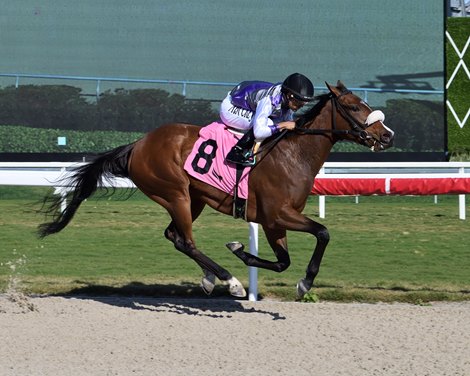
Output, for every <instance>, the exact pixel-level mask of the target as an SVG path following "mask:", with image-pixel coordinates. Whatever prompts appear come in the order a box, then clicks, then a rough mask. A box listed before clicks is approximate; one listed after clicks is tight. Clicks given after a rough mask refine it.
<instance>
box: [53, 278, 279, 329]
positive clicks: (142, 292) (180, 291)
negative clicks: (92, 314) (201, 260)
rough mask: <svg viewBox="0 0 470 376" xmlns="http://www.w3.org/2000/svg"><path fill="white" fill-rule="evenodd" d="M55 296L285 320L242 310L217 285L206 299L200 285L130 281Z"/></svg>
mask: <svg viewBox="0 0 470 376" xmlns="http://www.w3.org/2000/svg"><path fill="white" fill-rule="evenodd" d="M55 296H60V297H64V298H73V299H83V300H93V301H97V302H100V303H103V304H108V305H112V306H115V307H122V308H130V309H134V310H148V311H153V312H170V313H175V314H180V315H181V314H184V315H191V316H204V317H211V318H230V317H232V314H233V313H257V314H263V315H267V316H270V317H271V319H272V320H285V319H286V318H285V316H282V315H281V314H280V313H278V312H271V311H265V310H261V309H257V308H256V307H253V306H252V307H244V305H243V301H241V300H236V299H235V298H233V297H231V296H230V295H229V293H228V291H227V287H226V286H216V287H215V288H214V291H213V292H212V294H211V297H208V296H207V295H206V294H205V293H204V292H203V291H202V289H201V287H200V286H199V285H197V284H194V283H189V282H183V283H182V284H178V285H172V284H167V285H159V284H152V285H146V284H143V283H140V282H131V283H129V284H127V285H125V286H121V287H113V286H105V285H93V284H88V285H87V286H84V287H79V288H75V289H72V290H70V291H68V292H65V293H61V294H56V295H55Z"/></svg>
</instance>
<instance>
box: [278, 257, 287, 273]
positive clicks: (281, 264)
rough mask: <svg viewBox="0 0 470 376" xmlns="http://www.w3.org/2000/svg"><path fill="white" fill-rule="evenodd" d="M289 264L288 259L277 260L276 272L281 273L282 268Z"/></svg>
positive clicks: (284, 268)
mask: <svg viewBox="0 0 470 376" xmlns="http://www.w3.org/2000/svg"><path fill="white" fill-rule="evenodd" d="M289 266H290V260H285V261H281V262H278V263H277V264H276V267H277V268H276V272H278V273H281V272H283V271H284V270H286V269H287V268H288V267H289Z"/></svg>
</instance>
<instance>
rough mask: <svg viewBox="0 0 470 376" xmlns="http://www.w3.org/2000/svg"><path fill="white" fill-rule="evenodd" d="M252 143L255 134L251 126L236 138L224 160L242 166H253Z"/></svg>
mask: <svg viewBox="0 0 470 376" xmlns="http://www.w3.org/2000/svg"><path fill="white" fill-rule="evenodd" d="M254 143H255V135H254V132H253V128H251V129H250V130H249V131H248V132H246V133H245V134H244V135H243V137H242V138H240V139H239V140H238V142H237V143H236V145H235V146H234V147H233V148H232V150H230V151H229V152H228V154H227V156H226V157H225V160H226V161H227V162H231V163H235V164H239V165H242V166H253V165H254V164H255V163H256V160H255V156H254V155H253V151H252V150H253V145H254Z"/></svg>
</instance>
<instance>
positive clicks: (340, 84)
mask: <svg viewBox="0 0 470 376" xmlns="http://www.w3.org/2000/svg"><path fill="white" fill-rule="evenodd" d="M336 86H337V87H338V89H340V90H341V91H342V90H347V88H346V86H345V85H344V84H343V81H341V80H338V82H337V83H336Z"/></svg>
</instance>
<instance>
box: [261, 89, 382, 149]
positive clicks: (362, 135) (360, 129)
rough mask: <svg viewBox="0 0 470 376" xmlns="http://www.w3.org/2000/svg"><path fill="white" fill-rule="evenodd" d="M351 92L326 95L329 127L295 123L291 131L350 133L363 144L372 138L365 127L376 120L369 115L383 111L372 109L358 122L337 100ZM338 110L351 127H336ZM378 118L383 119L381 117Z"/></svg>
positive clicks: (271, 142)
mask: <svg viewBox="0 0 470 376" xmlns="http://www.w3.org/2000/svg"><path fill="white" fill-rule="evenodd" d="M351 93H352V91H351V90H348V89H345V90H343V91H342V92H341V93H340V94H339V95H336V94H334V93H333V92H331V91H330V93H329V94H328V97H329V99H328V100H330V101H331V107H332V111H331V123H332V128H331V129H309V128H303V127H302V126H298V125H297V124H296V126H295V128H294V130H293V132H296V133H298V134H300V135H326V134H339V135H352V136H353V137H356V138H358V139H359V140H360V141H361V142H362V143H364V144H365V141H366V140H368V139H370V138H372V136H371V135H370V134H369V133H368V132H367V128H368V127H370V126H371V125H372V124H373V123H374V122H375V121H377V120H373V121H369V117H371V115H373V114H374V113H381V114H382V116H383V113H382V112H381V111H372V112H371V113H370V114H369V116H368V117H367V119H366V120H365V121H364V122H363V123H361V122H359V121H358V120H357V119H356V118H355V117H354V116H352V115H351V113H350V112H349V111H348V110H347V109H346V108H345V106H344V105H342V104H341V102H340V101H339V98H341V97H342V96H344V95H348V94H351ZM338 112H339V113H340V114H341V116H342V117H343V118H344V119H345V120H346V121H347V122H348V124H349V126H350V127H351V129H337V126H336V114H337V113H338ZM379 117H380V116H379ZM379 120H383V118H382V119H379ZM304 124H305V123H304ZM288 132H289V131H288V130H287V129H284V130H282V131H281V132H279V133H278V134H277V136H276V137H275V138H274V139H272V140H270V141H269V142H268V143H267V144H266V145H264V146H263V147H262V148H260V149H259V150H258V151H257V152H256V153H255V155H257V154H259V153H261V151H262V150H266V149H267V150H271V149H272V148H273V147H274V146H275V145H276V144H277V143H278V142H279V141H280V140H281V139H282V138H283V137H284V136H285V135H286V134H287V133H288Z"/></svg>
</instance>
